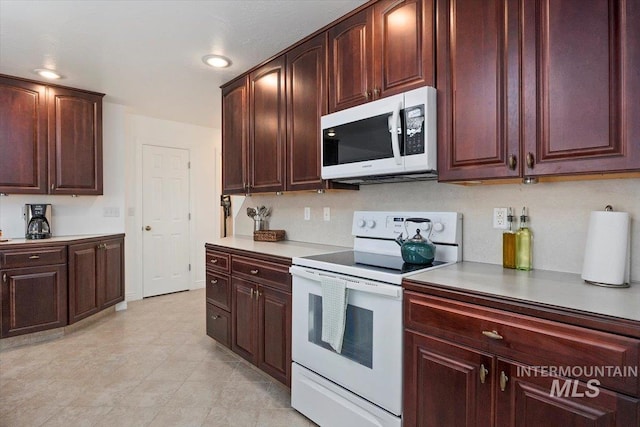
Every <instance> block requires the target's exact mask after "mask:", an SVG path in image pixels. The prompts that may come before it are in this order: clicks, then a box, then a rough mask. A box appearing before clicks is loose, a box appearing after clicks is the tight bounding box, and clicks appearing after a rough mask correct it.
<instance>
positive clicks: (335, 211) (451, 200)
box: [235, 179, 640, 281]
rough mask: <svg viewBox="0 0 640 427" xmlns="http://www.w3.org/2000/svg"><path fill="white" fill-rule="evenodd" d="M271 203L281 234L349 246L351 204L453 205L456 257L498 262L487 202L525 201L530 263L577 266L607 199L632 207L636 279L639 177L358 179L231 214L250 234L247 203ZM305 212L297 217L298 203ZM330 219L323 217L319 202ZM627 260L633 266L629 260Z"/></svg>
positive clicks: (636, 275)
mask: <svg viewBox="0 0 640 427" xmlns="http://www.w3.org/2000/svg"><path fill="white" fill-rule="evenodd" d="M257 205H265V206H272V207H273V213H272V216H271V220H270V223H269V227H270V228H271V229H284V230H286V231H287V239H288V240H298V241H306V242H314V243H324V244H331V245H342V246H352V243H353V239H352V237H351V220H352V217H353V212H354V211H356V210H408V211H411V210H416V211H457V212H461V213H462V214H463V244H464V246H463V258H464V260H466V261H478V262H486V263H491V264H502V230H496V229H494V228H493V227H492V225H493V224H492V216H493V208H494V207H507V206H511V207H513V208H515V210H516V212H517V213H518V215H519V213H520V210H521V209H522V207H523V206H527V208H528V210H529V215H530V226H531V229H532V230H533V239H534V240H533V242H534V243H533V268H534V269H541V270H555V271H563V272H570V273H581V271H582V263H583V257H584V246H585V242H586V234H587V228H588V223H589V215H590V213H591V211H594V210H604V207H605V206H606V205H612V206H613V207H614V209H615V210H616V211H624V212H629V214H630V215H631V218H632V221H631V278H632V280H633V281H640V223H639V221H640V179H611V180H597V181H570V182H554V183H540V184H536V185H522V184H505V185H480V186H462V185H455V184H441V183H438V182H435V181H427V182H416V183H400V184H380V185H370V186H361V187H360V191H338V192H327V193H325V194H316V193H313V192H308V193H289V194H287V193H285V194H284V195H282V196H275V195H253V196H251V197H247V198H246V199H245V200H244V203H243V206H242V207H241V208H240V209H239V213H238V215H237V216H236V223H235V227H236V234H242V235H251V234H252V232H253V221H252V220H251V219H250V218H248V217H247V215H246V208H247V207H251V206H257ZM305 207H309V208H311V220H310V221H305V220H304V208H305ZM324 207H329V208H330V209H331V220H330V221H328V222H327V221H324V220H323V208H324ZM634 266H636V267H635V268H634Z"/></svg>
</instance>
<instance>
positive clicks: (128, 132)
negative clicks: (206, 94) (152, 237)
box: [0, 102, 221, 300]
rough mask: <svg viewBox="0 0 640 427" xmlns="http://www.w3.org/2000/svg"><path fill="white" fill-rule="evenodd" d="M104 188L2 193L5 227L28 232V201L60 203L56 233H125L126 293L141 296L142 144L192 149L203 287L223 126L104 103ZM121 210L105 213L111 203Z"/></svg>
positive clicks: (194, 232)
mask: <svg viewBox="0 0 640 427" xmlns="http://www.w3.org/2000/svg"><path fill="white" fill-rule="evenodd" d="M102 120H103V156H104V195H102V196H80V197H71V196H46V195H41V196H40V195H39V196H26V195H9V196H6V197H0V229H2V230H3V234H4V236H6V237H9V238H24V220H23V217H22V207H23V206H24V204H25V203H51V204H52V205H53V219H52V223H53V224H52V230H53V233H54V234H55V235H57V236H64V235H81V234H100V233H126V238H125V292H126V299H127V300H133V299H140V298H142V231H141V228H142V223H141V221H142V218H141V214H142V202H141V197H140V196H141V194H140V193H141V191H140V188H141V185H142V157H141V154H142V144H153V145H158V146H167V147H178V148H184V149H187V150H189V152H190V158H191V170H190V183H191V213H192V221H191V228H190V234H191V245H190V249H189V256H190V260H191V265H192V270H191V271H192V273H191V284H190V287H191V288H199V287H204V267H203V266H204V244H205V242H207V241H210V240H211V239H214V238H216V237H218V236H219V235H220V231H219V230H220V227H219V224H220V223H219V211H220V210H219V208H218V206H219V197H220V196H219V193H220V190H219V188H220V184H219V182H220V173H219V166H218V165H219V163H220V159H219V157H220V152H221V149H220V147H221V145H220V140H221V136H220V130H219V129H213V128H206V127H200V126H194V125H190V124H185V123H178V122H172V121H167V120H158V119H154V118H150V117H145V116H140V115H133V114H130V113H129V111H128V109H127V107H124V106H121V105H117V104H110V103H106V102H105V103H103V117H102ZM113 207H115V208H118V209H119V217H116V218H113V217H104V208H113Z"/></svg>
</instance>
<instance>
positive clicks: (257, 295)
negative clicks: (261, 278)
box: [256, 290, 260, 299]
mask: <svg viewBox="0 0 640 427" xmlns="http://www.w3.org/2000/svg"><path fill="white" fill-rule="evenodd" d="M256 299H260V291H258V290H256Z"/></svg>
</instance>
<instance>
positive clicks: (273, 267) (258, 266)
mask: <svg viewBox="0 0 640 427" xmlns="http://www.w3.org/2000/svg"><path fill="white" fill-rule="evenodd" d="M231 271H232V274H233V275H234V276H236V275H237V276H242V277H245V278H247V279H250V280H254V281H257V282H259V283H264V284H268V285H272V286H275V287H277V288H279V289H282V290H285V291H287V292H291V275H290V274H289V266H286V265H282V264H274V263H270V262H267V261H258V260H255V259H252V258H245V257H241V256H235V255H234V256H233V257H232V258H231Z"/></svg>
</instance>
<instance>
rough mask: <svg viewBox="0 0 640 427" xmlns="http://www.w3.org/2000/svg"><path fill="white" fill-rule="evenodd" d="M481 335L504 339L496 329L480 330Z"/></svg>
mask: <svg viewBox="0 0 640 427" xmlns="http://www.w3.org/2000/svg"><path fill="white" fill-rule="evenodd" d="M482 335H484V336H485V337H489V338H491V339H492V340H501V339H504V337H503V336H502V335H500V334H499V333H498V331H482Z"/></svg>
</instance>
